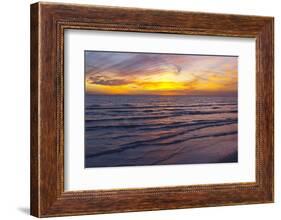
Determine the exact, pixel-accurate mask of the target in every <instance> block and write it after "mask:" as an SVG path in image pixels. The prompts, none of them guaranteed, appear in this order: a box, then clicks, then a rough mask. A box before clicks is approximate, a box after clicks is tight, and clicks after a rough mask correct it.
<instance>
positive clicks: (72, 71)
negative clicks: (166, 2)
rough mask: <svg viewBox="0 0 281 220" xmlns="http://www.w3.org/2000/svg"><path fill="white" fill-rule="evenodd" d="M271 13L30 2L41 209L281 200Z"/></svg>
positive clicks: (35, 193) (35, 166) (34, 191)
mask: <svg viewBox="0 0 281 220" xmlns="http://www.w3.org/2000/svg"><path fill="white" fill-rule="evenodd" d="M273 29H274V20H273V18H272V17H261V16H245V15H227V14H209V13H198V12H196V13H195V12H182V11H161V10H148V9H135V8H114V7H100V6H99V7H96V6H89V5H73V4H54V3H36V4H32V5H31V214H32V215H34V216H37V217H49V216H65V215H82V214H98V213H112V212H130V211H144V210H161V209H178V208H192V207H206V206H222V205H237V204H255V203H270V202H273V198H274V189H273V185H274V179H273V178H274V168H273V164H274V154H273V152H274V149H273V148H274V147H273V145H274V138H273V137H274V92H273V91H274V90H273V86H274V73H273V60H274V54H273V52H274V50H273V48H274V45H273V42H274V41H273Z"/></svg>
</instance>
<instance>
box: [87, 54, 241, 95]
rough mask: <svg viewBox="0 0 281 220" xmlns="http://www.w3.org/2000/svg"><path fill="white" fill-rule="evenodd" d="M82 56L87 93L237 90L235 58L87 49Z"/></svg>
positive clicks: (181, 92)
mask: <svg viewBox="0 0 281 220" xmlns="http://www.w3.org/2000/svg"><path fill="white" fill-rule="evenodd" d="M85 59H86V60H85V65H86V66H85V70H86V90H87V92H91V93H102V94H103V93H104V94H150V93H153V94H171V91H173V94H192V93H194V94H195V93H196V91H197V93H198V91H201V92H202V91H203V92H204V91H205V92H206V93H208V92H214V91H217V92H236V91H237V65H238V64H237V57H230V56H196V55H176V54H152V53H119V52H100V51H87V52H86V54H85ZM157 92H158V93H157Z"/></svg>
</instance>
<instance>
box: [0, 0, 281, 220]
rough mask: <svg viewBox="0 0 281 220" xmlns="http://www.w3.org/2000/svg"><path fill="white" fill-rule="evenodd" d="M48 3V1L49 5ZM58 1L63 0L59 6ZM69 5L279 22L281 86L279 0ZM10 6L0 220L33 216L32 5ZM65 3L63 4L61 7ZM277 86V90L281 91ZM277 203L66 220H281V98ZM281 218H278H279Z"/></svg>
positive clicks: (4, 39)
mask: <svg viewBox="0 0 281 220" xmlns="http://www.w3.org/2000/svg"><path fill="white" fill-rule="evenodd" d="M49 1H50V0H49ZM57 1H59V0H57ZM65 1H67V2H69V3H86V4H96V5H111V6H127V7H130V6H131V7H142V8H158V9H173V10H186V11H204V12H218V13H235V14H253V15H268V16H274V17H275V39H276V40H275V85H276V88H278V87H280V86H281V76H280V68H281V64H280V62H278V61H280V60H281V48H280V43H281V40H280V39H281V14H280V8H281V7H280V6H281V3H279V2H280V1H277V0H255V1H254V0H248V1H244V0H228V1H222V0H189V1H186V0H182V1H181V0H166V1H163V0H162V1H161V0H141V1H140V0H139V1H137V0H115V1H113V0H81V1H78V0H76V1H75V0H65ZM33 2H34V1H28V0H7V1H2V2H1V6H0V16H1V19H0V22H1V25H0V28H1V29H0V30H1V35H0V38H1V40H0V55H1V59H0V61H1V62H0V67H1V68H0V95H1V99H0V100H1V102H0V103H1V107H0V111H1V114H0V134H1V136H0V141H1V144H0V146H1V147H0V149H1V153H0V163H1V166H0V169H1V177H0V204H1V209H0V210H1V211H0V219H17V220H18V219H31V218H32V217H31V216H29V214H28V213H29V94H30V93H29V4H30V3H33ZM59 2H61V1H59ZM278 84H279V85H278ZM275 108H276V109H275V113H276V115H275V122H276V123H275V130H276V131H277V132H276V138H275V155H276V156H275V158H276V163H275V167H276V172H275V178H276V181H275V185H276V187H275V200H276V202H275V203H274V204H264V205H244V206H229V207H215V208H197V209H185V210H167V211H152V212H137V213H123V214H106V215H97V216H80V217H65V218H64V219H71V218H76V219H97V220H107V219H115V220H118V219H122V220H126V219H134V220H138V219H164V220H165V219H178V220H180V219H187V218H188V219H216V220H219V219H229V220H231V219H235V220H237V219H244V218H245V219H247V218H255V219H256V220H258V219H278V217H277V216H280V209H281V172H280V171H281V168H280V167H281V149H280V145H281V136H280V135H278V131H279V130H280V127H281V122H280V120H281V93H280V91H279V93H278V89H276V96H275ZM279 218H280V217H279Z"/></svg>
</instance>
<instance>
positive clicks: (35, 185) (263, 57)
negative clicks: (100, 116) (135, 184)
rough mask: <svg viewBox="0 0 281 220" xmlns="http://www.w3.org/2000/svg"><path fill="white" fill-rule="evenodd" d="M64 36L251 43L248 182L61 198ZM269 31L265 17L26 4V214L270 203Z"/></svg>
mask: <svg viewBox="0 0 281 220" xmlns="http://www.w3.org/2000/svg"><path fill="white" fill-rule="evenodd" d="M140 18H141V19H140ZM67 29H75V30H103V31H121V32H133V33H134V32H144V33H168V34H180V35H200V36H223V37H246V38H255V39H256V155H255V156H256V166H255V167H256V181H255V182H250V183H249V182H241V183H240V182H239V183H223V184H199V185H186V186H185V185H179V186H172V187H170V186H168V187H150V188H134V189H106V190H80V191H65V190H64V183H65V180H64V175H65V173H64V168H65V167H64V107H65V106H64V33H65V30H67ZM273 32H274V19H273V18H272V17H261V16H248V15H229V14H210V13H201V12H182V11H162V10H150V9H136V8H121V7H120V8H118V7H116V8H114V7H102V6H90V5H75V4H56V3H41V2H39V3H35V4H32V5H31V137H30V138H31V163H30V166H31V195H30V198H31V201H30V203H31V215H33V216H36V217H51V216H67V215H84V214H99V213H114V212H131V211H145V210H162V209H180V208H193V207H208V206H222V205H238V204H256V203H271V202H273V201H274V40H273V37H274V34H273Z"/></svg>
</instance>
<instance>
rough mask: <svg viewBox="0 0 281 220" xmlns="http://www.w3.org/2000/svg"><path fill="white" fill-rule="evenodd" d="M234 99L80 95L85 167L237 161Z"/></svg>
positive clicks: (236, 121) (235, 105) (236, 120)
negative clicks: (83, 104)
mask: <svg viewBox="0 0 281 220" xmlns="http://www.w3.org/2000/svg"><path fill="white" fill-rule="evenodd" d="M237 117H238V109H237V97H213V96H205V97H203V96H137V95H131V96H130V95H92V94H86V95H85V167H86V168H87V167H117V166H143V165H171V164H203V163H204V164H205V163H233V162H238V139H237V137H238V127H237V123H238V119H237Z"/></svg>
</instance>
